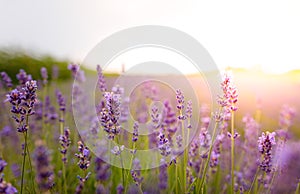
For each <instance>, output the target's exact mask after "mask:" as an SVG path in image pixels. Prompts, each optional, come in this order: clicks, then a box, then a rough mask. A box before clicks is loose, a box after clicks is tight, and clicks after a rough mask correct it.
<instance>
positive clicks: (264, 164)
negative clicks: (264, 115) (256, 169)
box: [258, 131, 276, 173]
mask: <svg viewBox="0 0 300 194" xmlns="http://www.w3.org/2000/svg"><path fill="white" fill-rule="evenodd" d="M275 135H276V133H275V132H272V133H270V132H268V131H267V132H266V133H264V132H263V133H262V136H261V137H259V138H258V150H259V152H260V153H261V154H262V156H263V160H262V161H261V163H260V168H261V170H263V171H265V172H266V173H270V172H271V171H272V147H273V146H274V145H275V144H276V142H275Z"/></svg>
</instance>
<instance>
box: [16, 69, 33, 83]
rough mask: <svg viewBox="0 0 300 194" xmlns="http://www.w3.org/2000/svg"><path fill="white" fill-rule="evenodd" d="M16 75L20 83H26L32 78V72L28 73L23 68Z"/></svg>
mask: <svg viewBox="0 0 300 194" xmlns="http://www.w3.org/2000/svg"><path fill="white" fill-rule="evenodd" d="M16 77H17V79H18V80H19V83H20V85H24V84H25V83H26V82H28V81H31V80H32V77H31V75H30V74H28V75H27V73H26V72H25V71H24V70H23V69H20V71H19V73H18V74H17V76H16Z"/></svg>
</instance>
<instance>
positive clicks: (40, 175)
mask: <svg viewBox="0 0 300 194" xmlns="http://www.w3.org/2000/svg"><path fill="white" fill-rule="evenodd" d="M34 162H35V166H36V172H37V173H36V182H37V184H38V186H39V189H40V190H41V191H47V190H50V189H51V188H52V187H53V186H54V173H53V167H52V166H51V164H50V163H51V160H50V153H49V151H48V149H47V147H46V146H45V145H44V143H43V142H42V141H38V142H36V148H35V151H34Z"/></svg>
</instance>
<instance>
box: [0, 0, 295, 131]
mask: <svg viewBox="0 0 300 194" xmlns="http://www.w3.org/2000/svg"><path fill="white" fill-rule="evenodd" d="M299 10H300V2H299V1H297V0H288V1H257V0H254V1H248V2H245V1H232V0H230V1H214V0H213V1H206V2H203V1H196V0H188V1H176V0H165V1H159V0H152V1H140V0H130V1H117V0H110V1H102V0H101V1H86V2H84V3H83V2H82V1H78V0H66V1H58V0H53V1H47V2H46V1H34V0H28V1H26V2H25V1H4V0H1V1H0V25H1V26H0V50H1V51H0V71H6V72H7V73H8V74H9V75H10V77H11V78H12V79H13V80H16V79H15V75H16V73H17V72H18V71H19V69H20V68H22V69H24V70H26V71H27V72H28V73H30V74H32V75H33V77H37V78H40V72H39V71H40V70H39V69H40V67H42V66H45V67H46V68H47V69H48V72H49V74H50V75H49V76H50V79H51V72H52V71H53V68H55V67H57V68H58V69H59V72H60V73H59V79H60V80H68V79H69V78H70V75H69V73H68V72H67V65H68V64H69V63H71V62H72V63H81V62H82V61H83V60H84V58H85V56H86V55H87V54H88V52H89V51H90V50H91V49H93V47H94V46H96V44H97V43H99V42H100V41H101V40H103V39H104V38H106V37H108V36H110V35H111V34H112V33H114V32H117V31H120V30H122V29H126V28H129V27H133V26H140V25H164V26H169V27H173V28H176V29H178V30H181V31H183V32H186V33H188V34H189V35H191V36H192V37H194V38H195V39H197V40H198V41H199V42H200V43H201V44H202V45H203V46H204V47H205V48H206V49H207V50H208V52H209V53H210V54H211V56H212V57H213V59H214V60H215V63H216V64H217V65H218V67H219V69H220V70H224V69H230V70H231V71H232V72H233V75H234V80H235V81H236V85H237V87H238V89H239V93H240V103H239V107H240V109H239V111H240V116H239V117H240V118H241V117H242V116H243V115H244V114H246V113H250V114H253V113H254V112H255V110H257V107H260V108H261V109H263V116H262V119H263V123H265V126H268V127H276V126H277V123H276V120H277V118H278V116H279V110H280V109H281V107H282V105H283V104H290V105H292V106H293V107H295V108H296V109H298V111H299V110H300V109H299V107H300V101H299V99H300V92H299V90H300V71H299V69H300V57H299V53H298V52H299V51H300V36H299V34H300V26H299V23H300V12H299ZM137 53H138V51H137ZM137 53H134V52H133V53H131V54H128V55H127V56H125V57H124V56H123V58H122V57H121V58H120V59H118V60H116V61H115V65H116V67H114V69H113V71H115V72H116V73H119V72H120V71H121V69H122V67H123V68H124V66H122V65H124V64H125V67H126V68H128V67H131V66H132V65H134V61H133V60H132V59H133V58H134V57H137V58H139V57H140V58H143V57H144V58H145V57H146V56H145V55H147V52H143V53H138V54H137ZM153 53H154V51H153ZM158 55H159V52H158V54H157V56H158ZM167 57H170V58H172V57H173V56H172V55H170V56H167ZM174 65H175V66H176V65H177V66H180V65H184V64H174ZM83 68H85V69H86V70H87V69H90V70H95V67H83ZM88 73H90V74H93V75H95V72H93V71H89V72H88ZM195 73H196V72H193V71H192V70H190V71H187V74H189V75H191V74H195ZM193 76H195V75H193ZM190 79H194V77H192V76H191V78H190ZM194 85H195V86H196V87H198V88H199V89H198V91H197V93H199V94H200V93H203V92H201V91H203V90H202V88H201V87H202V86H201V85H200V84H199V83H197V82H196V81H195V82H194ZM207 98H208V97H207V96H205V95H204V97H203V101H206V100H207ZM296 124H300V119H299V116H297V118H296ZM295 133H298V134H299V133H300V132H298V131H296V130H295Z"/></svg>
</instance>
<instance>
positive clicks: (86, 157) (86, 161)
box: [75, 141, 91, 193]
mask: <svg viewBox="0 0 300 194" xmlns="http://www.w3.org/2000/svg"><path fill="white" fill-rule="evenodd" d="M77 144H78V153H76V154H75V156H76V157H77V158H78V159H79V161H78V163H77V165H78V166H79V168H80V169H82V170H83V172H84V176H83V177H81V176H79V175H78V176H77V178H78V179H79V185H78V186H77V187H76V193H82V190H83V188H84V183H85V182H86V181H87V180H88V178H89V177H90V172H89V173H86V170H87V169H88V167H89V166H90V161H91V155H90V150H89V148H88V147H86V146H84V144H83V143H82V142H81V141H78V143H77Z"/></svg>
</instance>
